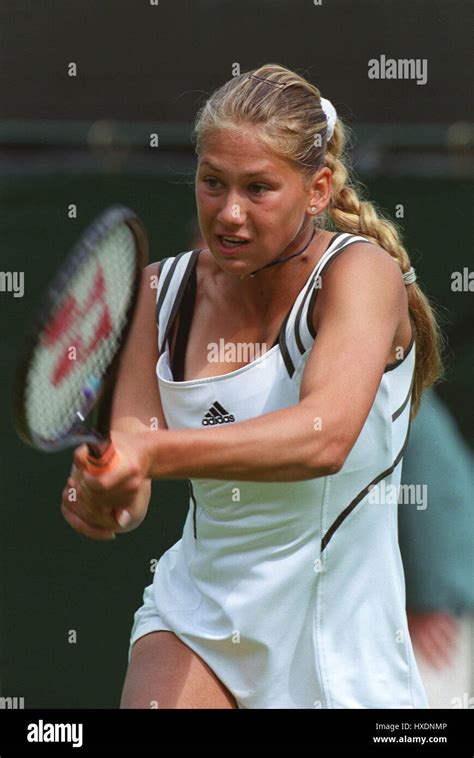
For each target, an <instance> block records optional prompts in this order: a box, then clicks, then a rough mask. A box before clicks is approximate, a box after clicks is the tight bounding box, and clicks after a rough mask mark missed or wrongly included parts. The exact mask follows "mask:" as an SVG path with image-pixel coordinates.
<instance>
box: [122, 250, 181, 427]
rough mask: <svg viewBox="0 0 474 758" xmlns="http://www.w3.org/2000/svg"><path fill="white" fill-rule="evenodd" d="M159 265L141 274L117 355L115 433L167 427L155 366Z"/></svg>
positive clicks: (156, 356) (156, 358)
mask: <svg viewBox="0 0 474 758" xmlns="http://www.w3.org/2000/svg"><path fill="white" fill-rule="evenodd" d="M159 265H160V264H159V262H157V263H151V264H150V265H148V266H146V267H145V268H144V270H143V272H142V277H141V282H140V289H139V294H138V300H137V306H136V309H135V314H134V317H133V321H132V324H131V327H130V331H129V333H128V336H127V341H126V343H125V346H124V349H123V351H122V354H121V358H120V364H119V369H118V375H117V381H116V385H115V392H114V399H113V406H112V420H111V428H112V430H113V429H116V430H119V431H133V430H134V429H136V430H143V426H145V427H146V428H147V429H150V428H153V427H152V424H153V420H154V419H157V420H158V426H159V427H160V428H164V429H166V428H167V424H166V420H165V417H164V413H163V408H162V405H161V399H160V393H159V388H158V382H157V378H156V373H155V371H156V363H157V360H158V358H159V352H158V332H157V325H156V321H155V308H156V293H157V289H156V283H157V281H158V276H159Z"/></svg>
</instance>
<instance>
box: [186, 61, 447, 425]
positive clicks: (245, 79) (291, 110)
mask: <svg viewBox="0 0 474 758" xmlns="http://www.w3.org/2000/svg"><path fill="white" fill-rule="evenodd" d="M250 75H252V76H253V77H258V78H249V76H250ZM261 79H265V80H266V81H261ZM272 83H273V86H272ZM274 85H279V86H274ZM239 126H243V127H246V126H252V127H253V128H254V129H255V130H256V131H257V135H258V137H259V139H260V140H261V141H262V143H263V144H264V145H265V146H266V147H267V148H268V149H270V150H272V151H273V152H274V153H275V154H276V155H278V156H279V157H281V158H283V159H286V160H287V161H289V162H290V163H291V164H292V165H293V166H294V167H295V168H296V169H297V170H299V171H300V173H301V174H302V178H303V182H304V185H305V186H308V187H309V183H310V180H311V178H312V177H313V175H314V173H315V172H317V171H318V170H319V169H321V168H322V167H323V166H327V167H328V168H329V169H331V173H332V189H331V199H330V202H329V205H328V207H327V208H326V209H325V211H324V212H323V213H322V214H321V215H320V217H319V218H318V219H314V223H315V225H316V226H318V227H321V228H324V229H331V230H335V231H342V232H349V233H351V234H360V235H361V236H363V237H366V238H367V239H368V240H370V241H372V242H374V243H376V244H378V245H380V247H382V248H383V249H384V250H386V251H387V252H388V253H390V255H391V256H392V257H393V258H395V260H396V261H397V263H398V264H399V266H400V270H401V271H402V273H405V272H407V271H408V270H409V268H410V258H409V256H408V253H407V251H406V250H405V248H404V247H403V245H402V242H401V231H400V229H399V228H398V227H397V225H396V224H395V223H394V222H393V221H391V220H390V219H389V218H387V217H384V214H383V213H382V212H381V210H380V209H378V208H376V206H375V204H374V203H371V202H368V201H367V200H364V199H362V196H363V186H362V185H361V184H360V182H357V181H356V180H355V179H353V178H352V177H351V176H350V173H351V169H350V163H349V157H348V155H347V145H348V141H349V140H348V138H349V136H350V135H351V132H350V130H349V128H348V127H347V125H345V124H344V123H343V122H342V120H341V119H340V117H339V116H338V118H337V120H336V125H335V128H334V133H333V135H332V137H331V139H330V140H329V142H328V141H327V139H326V127H327V122H326V116H325V115H324V112H323V110H322V108H321V95H320V92H319V90H318V89H317V88H316V87H315V86H314V85H313V84H311V83H310V82H308V81H307V80H306V79H304V78H303V77H302V76H300V75H299V74H297V73H295V72H294V71H291V70H290V69H288V68H285V67H284V66H281V65H279V64H276V63H268V64H265V65H264V66H261V67H260V68H257V69H255V70H253V71H249V72H246V73H243V74H241V75H240V76H236V77H233V78H232V79H230V80H229V81H228V82H226V83H225V84H224V85H222V86H221V87H220V88H219V89H217V90H216V91H215V92H214V93H213V94H212V95H211V96H210V97H209V99H208V100H207V101H206V102H205V104H204V105H203V106H202V107H201V108H200V110H199V111H198V113H197V116H196V120H195V124H194V135H195V143H196V148H195V149H196V153H197V155H199V154H200V153H201V152H202V147H203V143H204V141H205V139H206V137H207V135H208V134H210V133H211V132H213V131H214V130H220V129H235V128H236V127H239ZM407 288H408V292H407V295H408V308H409V314H410V318H411V321H412V324H413V328H414V332H415V339H416V363H415V376H414V382H413V393H412V406H411V417H412V418H414V417H415V416H416V414H417V413H418V410H419V406H420V401H421V396H422V393H423V391H424V390H425V389H427V388H428V387H430V386H431V385H432V384H434V383H435V382H436V381H437V380H439V379H440V378H441V377H442V376H443V375H444V367H443V359H442V353H443V349H444V338H443V335H442V332H441V330H440V328H439V325H438V323H437V319H436V316H435V312H434V308H433V306H432V305H431V304H430V302H429V301H428V298H427V297H426V295H425V294H424V293H423V292H422V290H421V288H420V287H419V285H418V284H417V283H416V282H415V283H413V284H410V285H407Z"/></svg>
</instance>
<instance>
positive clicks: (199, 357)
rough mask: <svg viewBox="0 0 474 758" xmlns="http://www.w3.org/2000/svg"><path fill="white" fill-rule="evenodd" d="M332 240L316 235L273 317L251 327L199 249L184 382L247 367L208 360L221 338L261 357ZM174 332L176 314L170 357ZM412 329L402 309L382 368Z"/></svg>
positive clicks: (316, 320) (405, 344)
mask: <svg viewBox="0 0 474 758" xmlns="http://www.w3.org/2000/svg"><path fill="white" fill-rule="evenodd" d="M332 236H333V233H332V232H326V231H324V232H322V233H321V234H320V239H319V245H318V246H317V247H315V248H314V251H313V254H312V255H311V256H310V257H309V258H308V259H307V261H306V263H304V265H302V266H301V267H300V270H299V273H298V276H295V277H292V282H291V288H288V291H286V292H285V298H284V302H282V303H279V304H278V307H277V308H276V309H275V312H274V313H272V314H270V315H269V316H268V317H267V318H266V319H265V322H261V323H258V324H256V323H255V319H252V320H251V321H249V322H248V323H246V322H245V319H243V318H242V313H241V312H239V311H238V309H236V308H232V307H229V301H228V297H227V293H224V292H223V288H222V287H219V286H216V274H217V276H219V274H220V273H221V272H220V271H216V269H218V267H217V264H216V263H215V261H214V259H213V257H212V255H211V253H210V252H209V250H203V251H202V252H201V253H200V254H199V256H198V261H197V266H196V277H197V287H196V302H195V306H194V313H193V317H192V321H191V327H190V331H189V338H188V343H187V347H186V355H185V364H184V377H183V381H191V380H193V379H204V378H206V377H213V376H222V375H224V374H228V373H230V372H231V371H235V370H236V369H238V368H241V367H242V366H244V365H246V364H245V363H231V362H225V363H217V362H210V361H208V360H207V356H208V346H209V343H213V342H215V343H217V344H219V340H220V339H224V341H225V342H226V343H228V342H229V343H236V342H240V343H247V344H258V345H260V346H262V343H263V347H261V353H264V352H266V351H267V350H270V348H271V347H272V345H273V343H274V342H275V340H276V338H277V336H278V334H279V332H280V329H281V326H282V323H283V320H284V318H285V316H286V315H287V313H288V311H289V309H290V308H291V306H292V305H293V303H294V301H295V299H296V297H297V296H298V293H299V292H300V290H301V288H302V287H303V286H304V285H305V283H306V281H307V279H308V277H309V275H310V274H311V271H312V270H313V269H314V267H315V266H316V264H317V262H318V260H319V258H320V257H321V256H322V255H323V253H324V251H325V250H326V249H327V247H328V245H329V243H330V240H331V238H332ZM222 275H223V274H222ZM320 303H321V299H320V298H316V301H315V306H314V310H313V326H314V330H315V332H317V330H318V324H319V318H320V307H321V305H320ZM178 327H179V313H178V315H177V317H176V319H175V321H174V324H173V326H172V328H171V330H170V345H171V356H173V355H174V349H175V342H176V336H177V331H178ZM411 329H412V327H411V323H410V318H409V314H408V308H405V309H404V313H403V314H402V316H401V319H400V323H399V325H398V328H397V331H396V334H395V338H394V340H393V344H392V347H391V350H390V352H389V354H388V356H387V361H386V363H387V364H390V363H393V362H395V361H396V360H397V359H398V358H399V355H398V352H399V350H400V347H402V348H403V352H404V353H405V351H406V350H407V348H408V346H409V343H410V339H411V335H412V331H411Z"/></svg>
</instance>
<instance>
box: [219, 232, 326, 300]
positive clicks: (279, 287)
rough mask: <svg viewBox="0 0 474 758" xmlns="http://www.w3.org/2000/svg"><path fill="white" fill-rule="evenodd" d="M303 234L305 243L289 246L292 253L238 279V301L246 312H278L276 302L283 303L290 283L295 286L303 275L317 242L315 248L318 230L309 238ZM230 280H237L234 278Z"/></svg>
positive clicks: (311, 233) (308, 235) (319, 233)
mask: <svg viewBox="0 0 474 758" xmlns="http://www.w3.org/2000/svg"><path fill="white" fill-rule="evenodd" d="M305 231H306V235H305V236H306V242H301V241H299V242H298V243H297V244H294V245H292V247H293V252H287V253H284V254H283V255H281V256H278V257H277V258H276V259H274V260H273V261H269V262H268V263H267V264H265V265H264V266H261V267H260V268H258V269H256V270H254V271H253V272H250V273H249V274H242V275H240V276H239V277H238V285H239V286H238V287H237V290H238V293H239V295H238V296H239V300H240V302H241V303H242V304H243V305H244V306H247V307H248V309H249V311H251V312H252V313H259V314H261V313H262V312H263V313H266V312H268V310H269V309H272V308H273V307H276V308H278V305H277V303H278V301H279V300H282V299H283V300H286V298H287V295H288V291H289V290H290V289H292V287H291V286H290V282H293V281H296V282H298V281H299V279H300V272H302V271H306V269H307V264H308V261H309V260H311V259H312V258H313V247H314V245H313V243H314V242H316V241H317V242H316V244H318V243H319V239H320V236H321V230H316V229H315V228H314V227H313V226H311V229H310V230H309V234H308V232H307V230H305ZM300 239H301V238H300ZM294 248H296V250H294ZM273 264H275V265H273ZM252 274H253V275H252ZM234 279H237V277H235V276H234Z"/></svg>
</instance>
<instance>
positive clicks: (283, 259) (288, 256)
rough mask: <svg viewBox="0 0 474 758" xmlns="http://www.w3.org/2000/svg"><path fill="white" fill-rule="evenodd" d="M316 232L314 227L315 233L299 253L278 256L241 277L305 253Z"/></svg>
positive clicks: (243, 277) (251, 275)
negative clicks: (284, 256) (283, 256)
mask: <svg viewBox="0 0 474 758" xmlns="http://www.w3.org/2000/svg"><path fill="white" fill-rule="evenodd" d="M315 234H316V229H313V233H312V235H311V237H310V239H309V242H307V243H306V245H305V246H304V248H303V249H302V250H300V251H299V252H298V253H293V254H292V255H287V256H286V258H277V259H276V260H275V261H271V263H266V264H265V266H261V267H260V268H257V269H256V270H255V271H252V273H251V274H241V276H240V279H245V277H246V276H250V277H252V278H253V277H254V276H255V274H257V273H258V272H259V271H261V270H262V269H264V268H268V266H274V265H275V263H283V262H284V261H289V260H290V258H295V257H296V256H297V255H301V254H302V253H304V251H305V250H306V249H307V247H308V246H309V244H310V243H311V242H312V241H313V238H314V235H315Z"/></svg>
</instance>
